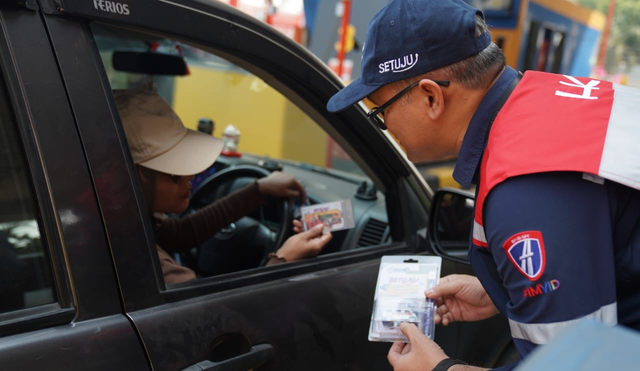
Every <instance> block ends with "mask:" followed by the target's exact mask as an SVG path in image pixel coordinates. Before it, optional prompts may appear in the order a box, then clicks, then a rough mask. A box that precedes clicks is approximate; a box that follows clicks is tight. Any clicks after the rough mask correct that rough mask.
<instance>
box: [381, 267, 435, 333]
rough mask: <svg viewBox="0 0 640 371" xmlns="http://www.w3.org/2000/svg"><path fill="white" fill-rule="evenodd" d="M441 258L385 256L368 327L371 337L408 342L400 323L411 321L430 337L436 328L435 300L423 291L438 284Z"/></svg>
mask: <svg viewBox="0 0 640 371" xmlns="http://www.w3.org/2000/svg"><path fill="white" fill-rule="evenodd" d="M441 265H442V258H440V257H437V256H417V255H416V256H413V255H411V256H410V255H395V256H383V257H382V260H381V262H380V270H379V271H378V281H377V284H376V292H375V296H374V302H373V313H371V326H370V327H369V340H370V341H384V342H393V341H396V340H401V341H405V342H408V339H407V337H406V336H404V334H402V331H400V328H399V326H400V324H401V323H403V322H407V323H412V324H414V325H415V326H417V327H418V329H420V331H422V333H423V334H425V335H426V336H427V337H429V338H430V339H433V336H434V332H435V318H434V314H435V309H436V307H435V303H434V302H433V300H431V299H427V298H426V297H425V295H424V292H425V291H426V290H427V289H429V288H432V287H434V286H435V285H437V284H438V281H439V279H440V267H441Z"/></svg>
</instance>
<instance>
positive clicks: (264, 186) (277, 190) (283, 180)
mask: <svg viewBox="0 0 640 371" xmlns="http://www.w3.org/2000/svg"><path fill="white" fill-rule="evenodd" d="M258 190H260V193H263V194H266V195H269V196H275V197H291V198H295V197H300V201H301V202H302V203H304V202H305V201H306V200H307V193H306V192H305V190H304V187H303V186H302V184H301V183H300V182H299V181H298V180H297V179H296V178H295V177H294V176H293V175H291V174H287V173H283V172H280V171H274V172H273V173H271V174H269V176H267V177H264V178H260V179H258Z"/></svg>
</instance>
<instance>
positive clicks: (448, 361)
mask: <svg viewBox="0 0 640 371" xmlns="http://www.w3.org/2000/svg"><path fill="white" fill-rule="evenodd" d="M456 365H466V363H465V362H462V361H461V360H459V359H453V358H445V359H443V360H442V361H440V362H438V364H437V365H436V367H434V368H433V371H455V370H454V367H453V366H456Z"/></svg>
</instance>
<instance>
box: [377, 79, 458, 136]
mask: <svg viewBox="0 0 640 371" xmlns="http://www.w3.org/2000/svg"><path fill="white" fill-rule="evenodd" d="M431 81H433V82H435V83H436V84H438V85H440V86H449V84H450V81H449V80H431ZM419 83H420V80H418V81H416V82H414V83H412V84H411V85H409V86H407V87H406V88H404V89H402V90H401V91H400V92H399V93H398V94H396V95H394V96H393V97H391V99H389V100H388V101H386V103H384V104H383V105H381V106H380V107H377V106H376V107H373V108H372V109H371V110H370V111H369V113H367V117H368V118H369V119H370V120H371V121H373V123H374V124H376V125H377V126H378V127H379V128H380V130H387V125H385V124H384V110H385V109H387V108H389V106H390V105H391V104H392V103H393V102H395V101H397V100H398V99H400V98H401V97H402V96H403V95H405V94H407V92H409V90H411V89H413V88H415V87H416V86H418V84H419Z"/></svg>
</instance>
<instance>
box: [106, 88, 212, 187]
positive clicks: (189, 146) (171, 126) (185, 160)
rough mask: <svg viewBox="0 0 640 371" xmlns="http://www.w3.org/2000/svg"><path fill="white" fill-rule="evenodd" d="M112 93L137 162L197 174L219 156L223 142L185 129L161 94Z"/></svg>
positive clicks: (153, 168) (166, 170)
mask: <svg viewBox="0 0 640 371" xmlns="http://www.w3.org/2000/svg"><path fill="white" fill-rule="evenodd" d="M113 93H114V97H115V100H116V105H117V107H118V111H119V112H120V118H121V119H122V125H123V126H124V131H125V133H126V136H127V141H128V142H129V149H130V150H131V156H132V157H133V162H134V163H136V164H138V165H140V166H144V167H146V168H149V169H152V170H156V171H159V172H162V173H166V174H171V175H183V176H184V175H195V174H198V173H200V172H201V171H204V170H206V169H207V168H208V167H209V166H211V165H212V164H213V162H214V161H215V160H216V158H218V156H219V155H220V151H222V147H223V142H222V140H220V139H218V138H214V137H212V136H211V135H207V134H205V133H200V132H197V131H194V130H191V129H187V128H185V126H184V125H183V124H182V121H181V120H180V118H179V117H178V115H176V113H175V112H174V111H173V109H172V108H171V106H170V105H169V104H168V103H167V102H166V101H165V100H164V99H162V97H160V96H159V95H157V94H155V93H151V92H146V91H141V90H114V92H113Z"/></svg>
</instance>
